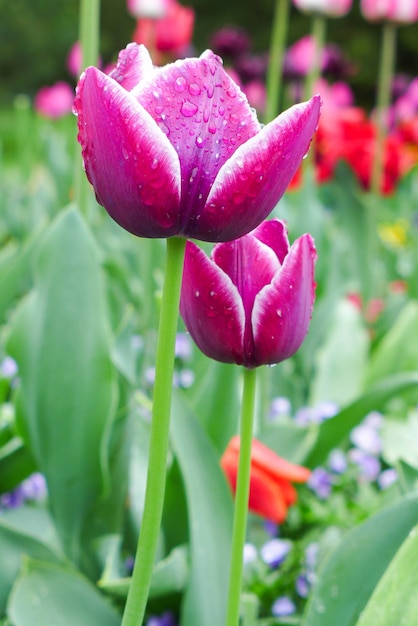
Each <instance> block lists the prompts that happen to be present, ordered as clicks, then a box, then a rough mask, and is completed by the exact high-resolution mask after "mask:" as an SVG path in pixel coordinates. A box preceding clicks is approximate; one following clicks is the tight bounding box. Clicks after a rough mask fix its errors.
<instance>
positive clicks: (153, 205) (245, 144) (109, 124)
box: [74, 44, 320, 241]
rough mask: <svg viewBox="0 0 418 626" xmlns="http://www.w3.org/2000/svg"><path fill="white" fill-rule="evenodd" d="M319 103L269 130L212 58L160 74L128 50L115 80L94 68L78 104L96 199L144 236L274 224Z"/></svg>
mask: <svg viewBox="0 0 418 626" xmlns="http://www.w3.org/2000/svg"><path fill="white" fill-rule="evenodd" d="M319 109H320V98H319V96H315V97H314V98H312V99H311V100H310V101H309V102H306V103H303V104H299V105H296V106H294V107H292V108H291V109H289V110H287V111H285V112H284V113H282V114H281V115H280V116H279V117H277V118H276V119H275V120H273V121H272V122H270V123H269V124H267V125H266V126H264V127H262V126H261V125H260V123H259V122H258V120H257V116H256V114H255V113H254V111H253V110H252V109H251V107H250V106H249V104H248V101H247V99H246V98H245V96H244V95H243V93H242V92H241V90H240V89H239V87H238V86H237V85H236V84H235V83H234V81H233V80H232V79H231V78H230V77H229V76H228V74H227V73H226V72H225V70H224V69H223V67H222V62H221V60H220V59H219V57H217V56H216V55H214V54H213V53H212V52H210V51H206V52H204V53H203V54H202V55H201V56H200V57H199V58H190V59H185V60H181V61H176V62H175V63H172V64H169V65H166V66H164V67H161V68H155V67H153V65H152V61H151V58H150V56H149V54H148V51H147V50H146V48H145V47H144V46H138V45H136V44H129V45H128V46H127V48H126V49H125V50H123V51H122V52H121V53H120V55H119V61H118V65H117V68H116V70H114V71H113V72H112V74H111V75H110V76H107V75H106V74H104V73H103V72H101V71H100V70H98V69H96V68H94V67H89V68H88V69H87V70H86V71H85V73H84V74H83V76H82V77H81V79H80V81H79V84H78V88H77V95H76V101H75V107H74V110H75V113H76V114H77V115H78V128H79V137H78V138H79V142H80V143H81V146H82V154H83V160H84V165H85V169H86V173H87V176H88V179H89V180H90V182H91V184H92V185H93V187H94V190H95V192H96V197H97V200H98V202H99V203H100V204H102V205H103V206H104V207H105V209H106V210H107V211H108V213H109V214H110V215H111V216H112V218H113V219H114V220H115V221H116V222H118V223H119V224H120V225H121V226H122V227H123V228H125V229H126V230H128V231H129V232H131V233H133V234H134V235H138V236H141V237H172V236H177V235H179V236H185V237H192V238H196V239H201V240H204V241H230V240H232V239H235V238H236V237H240V236H242V235H244V234H245V233H247V232H249V231H250V230H252V229H253V228H255V227H256V226H257V225H258V224H259V223H260V222H261V221H262V220H263V219H265V218H266V217H267V216H268V215H269V213H270V212H271V211H272V209H273V208H274V207H275V206H276V204H277V202H278V201H279V199H280V198H281V196H282V195H283V193H284V192H285V190H286V187H287V185H288V184H289V182H290V181H291V179H292V177H293V175H294V173H295V172H296V170H297V169H298V167H299V165H300V162H301V160H302V158H303V156H304V155H305V154H306V152H307V150H308V148H309V144H310V141H311V138H312V135H313V133H314V131H315V129H316V127H317V124H318V120H319Z"/></svg>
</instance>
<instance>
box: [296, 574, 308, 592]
mask: <svg viewBox="0 0 418 626" xmlns="http://www.w3.org/2000/svg"><path fill="white" fill-rule="evenodd" d="M295 587H296V593H297V594H298V595H299V596H300V597H301V598H307V597H308V595H309V591H310V589H311V585H310V583H309V581H308V578H307V576H306V574H305V573H303V574H299V576H298V577H297V578H296V582H295Z"/></svg>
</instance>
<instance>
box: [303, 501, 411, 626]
mask: <svg viewBox="0 0 418 626" xmlns="http://www.w3.org/2000/svg"><path fill="white" fill-rule="evenodd" d="M417 516H418V494H414V495H412V496H405V497H404V498H402V499H400V500H398V501H396V502H395V503H393V504H391V505H390V506H388V507H386V508H385V509H382V510H381V511H379V512H378V513H377V514H375V515H373V516H372V517H370V518H369V519H368V520H367V521H366V522H364V523H363V524H361V525H360V526H357V527H355V528H354V529H353V530H351V531H350V532H349V533H347V534H346V535H345V536H344V537H343V538H342V540H341V542H340V544H339V545H338V546H337V547H336V548H335V549H334V550H333V551H332V552H331V554H330V555H329V556H328V557H327V558H326V559H325V561H324V564H323V566H322V568H320V570H319V572H318V577H317V582H316V584H315V586H314V588H313V591H312V594H311V596H310V597H309V600H308V603H307V605H306V610H305V614H304V617H303V620H302V626H336V624H338V626H354V624H356V621H357V619H358V617H359V615H360V613H361V612H362V611H363V609H364V607H365V605H366V603H367V601H368V599H369V598H370V596H371V594H372V592H373V590H374V588H375V587H376V585H377V583H378V581H379V579H380V578H381V576H382V575H383V573H384V571H385V569H386V568H387V567H388V565H389V563H390V561H391V560H392V558H393V557H394V555H395V553H396V551H397V550H398V548H399V546H400V545H401V544H402V542H403V541H404V539H405V537H406V536H407V535H408V533H409V532H410V531H411V529H412V528H413V527H414V525H415V523H416V520H417ZM412 623H413V622H410V623H409V624H411V626H412ZM369 624H370V626H372V624H373V626H375V624H374V623H372V622H370V623H369ZM395 624H396V626H398V622H397V621H396V620H395V621H393V622H391V624H390V626H392V625H395ZM387 626H389V623H388V624H387Z"/></svg>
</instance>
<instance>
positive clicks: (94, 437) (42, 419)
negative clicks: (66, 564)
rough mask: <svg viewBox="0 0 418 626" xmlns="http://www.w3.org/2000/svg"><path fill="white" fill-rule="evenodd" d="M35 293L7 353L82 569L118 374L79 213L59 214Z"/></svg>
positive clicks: (30, 434)
mask: <svg viewBox="0 0 418 626" xmlns="http://www.w3.org/2000/svg"><path fill="white" fill-rule="evenodd" d="M35 284H36V287H35V290H34V291H33V292H32V293H31V294H30V296H29V297H28V298H27V299H26V300H25V301H24V303H23V305H22V306H21V308H20V309H19V311H18V315H17V317H16V320H15V323H14V325H13V328H12V332H11V336H10V338H9V341H8V349H9V351H10V354H11V355H12V356H13V357H14V358H15V359H16V361H17V362H18V365H19V374H20V378H21V390H20V391H21V393H20V405H19V406H20V409H21V413H20V427H21V430H22V434H23V436H24V438H25V440H26V443H27V445H28V448H29V450H30V451H31V453H32V454H33V457H34V459H35V461H36V463H37V466H38V467H39V469H40V471H42V472H43V473H44V475H45V477H46V479H47V483H48V490H49V498H50V505H51V509H52V511H53V515H54V518H55V521H56V525H57V528H58V530H59V532H60V534H61V535H62V537H63V538H64V543H65V546H66V548H67V551H68V554H70V555H72V557H73V558H74V559H75V560H76V561H77V560H78V559H79V557H80V554H79V551H80V544H79V542H80V535H81V533H82V530H83V524H84V523H85V518H86V515H87V512H88V511H89V510H90V509H91V507H92V506H93V505H94V503H95V501H96V500H97V499H98V498H99V497H100V495H101V494H102V492H103V489H104V486H105V480H106V471H107V468H106V465H105V462H106V454H104V452H105V444H106V434H107V429H108V427H109V420H110V417H111V416H112V413H113V407H114V403H115V373H114V369H113V366H112V363H111V360H110V356H109V353H110V350H109V336H108V328H107V311H106V306H105V298H104V291H103V285H102V275H101V272H100V267H99V264H98V260H97V256H96V248H95V243H94V241H93V238H92V236H91V234H90V232H89V230H88V229H87V227H86V225H85V223H84V221H83V219H82V218H81V216H80V214H79V213H78V212H77V211H76V210H75V209H70V210H66V211H64V212H63V213H61V214H60V215H59V216H58V218H57V219H56V220H55V222H54V223H53V224H52V225H51V227H50V229H49V232H48V233H47V234H46V236H45V239H44V241H43V245H42V247H41V249H40V254H39V257H38V259H37V263H36V276H35Z"/></svg>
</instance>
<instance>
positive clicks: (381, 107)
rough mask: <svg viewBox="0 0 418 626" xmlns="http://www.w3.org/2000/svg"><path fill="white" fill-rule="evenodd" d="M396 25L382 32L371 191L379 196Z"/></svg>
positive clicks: (385, 27) (393, 64)
mask: <svg viewBox="0 0 418 626" xmlns="http://www.w3.org/2000/svg"><path fill="white" fill-rule="evenodd" d="M396 33H397V28H396V25H395V24H393V23H392V22H386V23H385V24H384V25H383V31H382V46H381V55H380V64H379V65H380V66H379V79H378V86H377V102H376V143H375V149H374V160H373V169H372V177H371V185H370V186H371V191H372V193H373V194H375V195H379V193H380V189H381V185H382V175H383V172H384V165H385V163H384V158H385V149H384V147H385V137H386V134H387V119H386V116H387V114H388V110H389V106H390V100H391V87H392V80H393V72H394V67H395V56H396Z"/></svg>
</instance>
